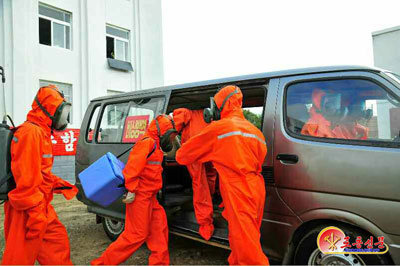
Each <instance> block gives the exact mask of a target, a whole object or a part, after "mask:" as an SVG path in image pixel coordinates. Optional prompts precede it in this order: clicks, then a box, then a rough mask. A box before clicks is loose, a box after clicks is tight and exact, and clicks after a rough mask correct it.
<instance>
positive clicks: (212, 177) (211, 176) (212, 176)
mask: <svg viewBox="0 0 400 266" xmlns="http://www.w3.org/2000/svg"><path fill="white" fill-rule="evenodd" d="M204 165H205V167H206V174H207V182H208V187H209V188H210V194H211V195H214V193H215V183H216V182H217V175H218V173H217V170H216V169H215V168H214V166H213V164H212V163H210V162H207V163H205V164H204Z"/></svg>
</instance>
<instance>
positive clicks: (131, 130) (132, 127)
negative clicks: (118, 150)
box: [122, 98, 164, 143]
mask: <svg viewBox="0 0 400 266" xmlns="http://www.w3.org/2000/svg"><path fill="white" fill-rule="evenodd" d="M163 106H164V99H163V98H156V99H140V100H135V101H133V102H132V103H131V106H130V108H129V113H128V117H127V118H126V120H125V123H124V131H123V135H122V142H130V143H134V142H136V141H137V140H138V139H139V138H140V137H141V136H143V135H144V133H145V131H146V129H147V127H148V125H149V123H150V122H151V121H152V120H153V119H154V117H155V115H156V114H158V113H160V112H161V111H162V108H163Z"/></svg>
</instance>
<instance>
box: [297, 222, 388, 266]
mask: <svg viewBox="0 0 400 266" xmlns="http://www.w3.org/2000/svg"><path fill="white" fill-rule="evenodd" d="M328 226H330V225H326V226H319V227H317V228H314V229H312V230H311V231H310V232H308V233H307V234H306V235H305V236H304V237H303V238H302V239H301V240H300V242H299V244H298V245H297V248H296V251H295V254H294V258H293V262H294V264H302V265H387V264H392V263H393V262H391V260H390V258H389V257H388V256H387V255H372V254H368V255H358V254H323V253H322V252H321V251H320V250H319V248H318V246H317V237H318V234H319V233H320V232H321V230H322V229H324V228H326V227H328ZM338 227H339V228H340V229H342V230H343V231H344V233H345V234H346V235H347V236H350V238H351V239H355V238H356V237H357V236H361V237H362V239H367V238H368V237H369V235H366V234H365V233H364V232H361V231H360V230H358V229H356V228H352V227H350V226H343V225H340V226H338Z"/></svg>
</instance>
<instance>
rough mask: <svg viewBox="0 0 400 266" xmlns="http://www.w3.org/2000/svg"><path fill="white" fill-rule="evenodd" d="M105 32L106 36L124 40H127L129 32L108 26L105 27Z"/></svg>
mask: <svg viewBox="0 0 400 266" xmlns="http://www.w3.org/2000/svg"><path fill="white" fill-rule="evenodd" d="M106 32H107V34H110V35H113V36H116V37H120V38H124V39H127V40H128V39H129V32H128V31H124V30H120V29H116V28H113V27H110V26H106Z"/></svg>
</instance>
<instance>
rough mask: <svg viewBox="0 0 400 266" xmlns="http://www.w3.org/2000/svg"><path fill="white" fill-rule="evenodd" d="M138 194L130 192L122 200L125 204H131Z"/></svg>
mask: <svg viewBox="0 0 400 266" xmlns="http://www.w3.org/2000/svg"><path fill="white" fill-rule="evenodd" d="M135 197H136V194H135V193H133V192H128V193H126V194H125V198H124V199H123V200H122V202H123V203H125V204H129V203H132V202H133V201H134V200H135Z"/></svg>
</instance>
